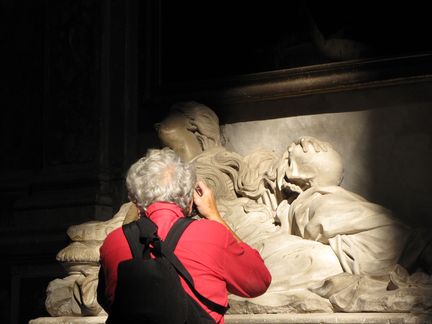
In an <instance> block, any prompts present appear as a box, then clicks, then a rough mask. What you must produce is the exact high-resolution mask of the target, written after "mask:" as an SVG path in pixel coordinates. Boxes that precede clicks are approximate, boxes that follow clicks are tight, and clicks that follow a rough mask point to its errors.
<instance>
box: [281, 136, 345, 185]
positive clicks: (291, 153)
mask: <svg viewBox="0 0 432 324" xmlns="http://www.w3.org/2000/svg"><path fill="white" fill-rule="evenodd" d="M286 163H287V165H286V170H285V180H286V181H287V182H288V183H292V184H295V185H297V186H299V187H300V188H301V190H303V191H304V190H306V189H308V188H310V187H311V186H337V185H339V184H340V182H341V181H342V175H343V166H342V159H341V158H340V156H339V154H338V153H337V152H336V151H335V150H333V148H331V147H329V148H328V150H327V151H320V152H316V151H315V150H314V149H312V148H311V147H310V148H309V149H308V151H307V152H304V151H303V148H302V147H301V146H300V145H299V144H294V143H293V144H291V145H290V146H289V147H288V152H287V156H286Z"/></svg>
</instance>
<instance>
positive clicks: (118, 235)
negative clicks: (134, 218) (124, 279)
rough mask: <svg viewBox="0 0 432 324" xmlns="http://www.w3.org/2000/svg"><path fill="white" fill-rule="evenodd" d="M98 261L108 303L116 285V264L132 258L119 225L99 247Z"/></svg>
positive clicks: (112, 296)
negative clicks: (101, 269) (103, 276)
mask: <svg viewBox="0 0 432 324" xmlns="http://www.w3.org/2000/svg"><path fill="white" fill-rule="evenodd" d="M99 253H100V263H101V267H102V268H103V271H104V275H105V295H106V297H107V299H108V301H109V302H110V303H112V302H113V301H114V293H115V289H116V286H117V268H118V264H119V263H120V262H122V261H124V260H129V259H131V258H132V253H131V251H130V248H129V244H128V242H127V240H126V237H125V236H124V233H123V229H122V228H121V227H120V228H118V229H116V230H114V231H112V232H111V233H110V234H109V235H108V236H107V237H106V239H105V241H104V243H103V244H102V246H101V247H100V249H99Z"/></svg>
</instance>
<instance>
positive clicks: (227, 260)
mask: <svg viewBox="0 0 432 324" xmlns="http://www.w3.org/2000/svg"><path fill="white" fill-rule="evenodd" d="M146 214H147V217H149V218H150V219H151V220H152V221H153V222H154V223H155V224H156V225H157V226H158V231H157V233H158V235H159V237H160V238H161V239H162V240H164V239H165V237H166V235H167V234H168V231H169V230H170V228H171V226H172V225H173V224H174V222H175V221H176V220H177V219H178V218H179V217H184V215H183V213H182V211H181V208H180V207H178V206H177V205H175V204H172V203H164V202H157V203H154V204H152V205H150V206H149V207H148V208H147V211H146ZM174 253H175V255H176V256H177V257H178V258H179V260H180V261H181V262H182V263H183V265H184V266H185V268H186V269H187V270H188V271H189V273H190V274H191V276H192V278H193V280H194V283H195V288H196V289H197V290H198V291H199V292H200V293H201V294H202V295H204V296H205V297H207V298H208V299H210V300H212V301H214V302H215V303H218V304H220V305H225V306H226V305H227V304H228V292H230V293H233V294H235V295H238V296H242V297H248V298H251V297H256V296H259V295H261V294H263V293H264V292H265V291H266V290H267V288H268V286H269V285H270V282H271V275H270V273H269V271H268V269H267V268H266V266H265V264H264V261H263V260H262V258H261V256H260V255H259V253H258V251H256V250H255V249H253V248H251V247H250V246H249V245H247V244H246V243H243V242H238V241H237V240H236V239H235V238H234V236H233V235H232V234H231V233H230V231H229V230H228V229H227V228H225V226H223V225H222V224H220V223H218V222H214V221H210V220H207V219H200V220H197V221H195V222H193V223H192V224H190V225H189V226H188V227H187V228H186V230H185V232H184V233H183V235H182V236H181V237H180V240H179V242H178V244H177V247H176V249H175V251H174ZM131 258H132V253H131V251H130V248H129V245H128V243H127V240H126V237H125V235H124V233H123V230H122V228H121V227H120V228H118V229H116V230H114V231H113V232H111V233H110V234H109V235H108V236H107V238H106V239H105V241H104V243H103V245H102V246H101V248H100V260H101V265H102V266H103V268H104V270H105V278H106V296H107V298H108V300H109V301H110V302H111V303H112V302H113V300H114V293H115V288H116V284H117V266H118V264H119V263H120V262H122V261H124V260H129V259H131ZM181 281H182V285H183V287H184V289H185V290H186V292H187V293H188V294H189V295H190V296H192V298H194V299H195V300H197V298H196V297H195V295H194V294H193V293H192V292H191V291H190V289H189V287H188V286H187V284H186V283H185V282H184V281H183V279H181ZM143 293H145V292H143ZM197 302H198V303H199V304H200V305H201V306H202V307H203V308H204V309H205V310H206V311H207V312H208V313H209V314H210V316H212V317H213V318H214V319H215V321H216V322H217V323H223V322H224V320H223V316H222V315H220V314H218V313H216V312H212V311H211V310H209V309H208V308H207V307H206V306H204V305H203V304H202V303H201V302H199V301H198V300H197Z"/></svg>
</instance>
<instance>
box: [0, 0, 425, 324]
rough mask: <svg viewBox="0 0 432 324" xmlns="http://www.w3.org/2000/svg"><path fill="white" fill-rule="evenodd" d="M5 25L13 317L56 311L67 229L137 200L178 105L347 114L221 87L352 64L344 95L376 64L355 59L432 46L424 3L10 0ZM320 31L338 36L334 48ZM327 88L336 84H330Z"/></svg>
mask: <svg viewBox="0 0 432 324" xmlns="http://www.w3.org/2000/svg"><path fill="white" fill-rule="evenodd" d="M0 21H1V24H2V28H1V29H0V35H1V41H2V59H1V76H2V78H1V87H0V91H1V92H0V94H1V96H0V98H1V99H0V100H1V101H2V102H1V127H0V129H1V132H2V133H1V149H2V154H1V159H0V163H1V164H0V166H1V169H0V170H1V171H0V192H1V195H0V199H1V200H0V211H1V218H0V259H1V260H2V267H1V273H0V278H1V279H0V281H1V290H0V305H1V311H0V322H1V323H26V322H27V321H28V320H29V319H31V318H36V317H39V316H47V314H46V311H45V310H44V305H43V302H44V290H45V288H46V286H47V284H48V282H49V281H50V280H52V279H54V278H58V277H61V276H64V275H65V274H64V271H63V270H62V268H61V267H60V265H58V264H57V263H56V262H55V255H56V253H57V252H58V251H59V250H60V249H61V248H63V247H65V246H66V245H67V243H68V238H67V236H66V233H65V231H66V229H67V227H68V226H70V225H72V224H77V223H82V222H84V221H88V220H94V219H97V220H105V219H108V218H110V217H111V216H112V215H113V213H115V212H116V211H117V210H118V207H119V206H120V205H121V203H123V202H125V201H126V195H125V191H124V186H123V177H124V173H125V171H126V169H127V167H128V166H129V165H130V163H131V162H132V161H134V160H135V159H136V158H137V157H138V156H139V155H140V154H142V153H143V152H144V151H145V149H146V148H148V147H152V146H153V147H154V146H158V145H159V143H158V141H157V138H156V135H155V133H154V130H153V125H154V123H156V122H158V121H160V120H161V119H162V118H163V116H164V115H165V114H166V113H167V111H168V108H169V106H170V105H171V104H172V103H174V102H175V101H177V100H179V99H189V100H190V99H192V100H199V101H202V102H203V103H206V104H208V105H209V106H211V107H212V108H214V109H215V111H216V112H217V113H218V114H219V117H220V119H221V123H222V124H223V123H226V122H236V121H241V120H250V119H265V118H269V117H270V115H271V116H273V117H274V116H279V117H280V116H293V115H298V114H306V113H311V112H322V111H332V110H336V111H338V110H339V111H341V110H343V109H344V108H343V106H340V107H336V106H337V105H336V106H335V107H336V108H334V107H322V106H320V107H318V105H305V104H303V105H302V103H301V102H298V103H300V104H299V105H297V108H293V109H281V108H278V107H279V106H278V105H275V107H276V108H274V110H273V111H265V110H263V109H262V108H260V107H262V102H263V101H265V100H267V99H268V98H269V97H272V94H271V91H270V94H269V93H267V94H264V95H262V94H261V95H260V96H259V97H258V99H257V98H255V100H256V101H260V100H261V104H258V105H255V106H254V105H253V101H250V99H247V98H246V96H239V98H240V99H239V98H237V97H236V98H234V99H235V100H234V99H232V98H233V97H229V98H228V99H227V97H226V95H225V94H224V92H223V91H222V90H221V89H225V90H226V88H230V89H236V87H242V86H244V85H250V84H251V83H253V82H256V80H258V79H259V80H262V78H261V77H255V73H259V72H266V73H267V72H270V73H274V74H271V75H270V77H273V75H276V76H278V77H280V76H281V73H282V72H280V71H283V70H287V69H288V70H287V71H285V72H283V73H287V75H289V76H290V78H293V79H292V80H294V81H295V80H297V79H296V78H300V79H302V78H303V79H304V78H309V77H311V78H312V79H313V80H315V79H314V78H318V79H319V77H320V76H321V75H322V73H324V74H325V73H330V75H332V73H333V72H332V71H333V70H332V69H330V72H322V71H329V69H327V68H325V69H323V68H322V64H330V63H337V62H340V64H341V65H337V67H341V68H340V69H339V68H338V70H337V71H339V72H340V71H342V72H343V73H346V74H348V75H349V76H351V75H354V77H352V78H351V77H350V78H351V79H349V80H350V82H351V84H352V86H351V87H350V88H349V89H348V88H344V87H341V89H339V90H337V91H357V90H356V89H354V90H353V88H355V87H356V86H355V85H356V82H357V81H356V79H355V77H356V76H357V75H358V74H359V75H363V74H361V73H358V72H359V71H360V72H362V70H361V68H357V65H352V64H351V63H350V62H358V60H365V59H380V58H388V57H399V56H406V55H414V54H415V55H418V54H429V53H430V50H431V49H432V46H431V41H430V39H431V38H430V35H429V33H430V23H429V22H430V17H429V11H428V10H426V7H425V5H421V6H420V5H418V4H417V3H415V2H410V3H404V4H403V5H398V4H396V3H394V2H392V3H386V4H380V5H379V6H378V4H377V3H375V4H373V3H368V2H364V1H355V2H350V1H345V2H343V3H342V2H322V1H316V2H306V1H265V2H264V1H260V2H250V1H188V2H186V1H156V0H153V1H151V0H143V1H138V0H131V1H121V0H100V1H97V0H45V1H42V0H36V1H33V0H16V1H13V0H2V1H1V13H0ZM317 32H318V34H317ZM314 35H315V36H314ZM317 35H321V37H322V39H321V41H330V42H335V44H336V46H333V47H332V46H330V47H329V51H330V52H326V51H323V50H322V48H320V46H319V44H320V43H317V38H316V37H317ZM321 45H322V44H321ZM341 48H342V49H341ZM345 62H347V64H346V65H344V63H345ZM397 62H402V63H403V62H405V61H397ZM386 64H387V63H386ZM314 66H317V69H318V71H320V72H319V73H316V71H317V70H316V69H315V68H314ZM353 66H356V68H353ZM361 66H363V65H361ZM366 66H367V69H368V77H369V76H370V77H371V78H372V80H373V81H376V80H378V81H382V80H384V81H385V80H387V78H390V77H391V78H393V79H395V78H397V77H400V78H404V77H410V78H411V77H413V76H416V75H420V76H422V77H424V75H428V74H430V70H431V61H430V59H429V58H428V57H426V58H423V59H421V60H414V61H413V60H409V64H407V65H405V64H397V63H392V64H390V65H385V64H384V65H382V64H380V63H379V62H378V63H374V64H371V65H366ZM290 69H293V70H292V71H294V72H290V71H291V70H290ZM413 71H414V72H413ZM339 72H337V73H339ZM374 72H376V73H374ZM356 73H357V74H356ZM380 73H381V74H380ZM284 75H285V74H284ZM344 75H345V74H344ZM265 76H266V77H265V78H264V80H266V78H267V77H268V74H266V75H265ZM243 77H244V78H243ZM288 79H289V78H288ZM303 79H302V80H303ZM289 80H291V79H289ZM289 80H288V81H287V82H288V84H291V83H290V82H291V81H289ZM319 80H320V79H319ZM410 80H411V79H410ZM363 81H364V82H366V81H368V80H363ZM363 81H362V82H363ZM260 82H261V81H260ZM264 82H265V81H264ZM378 86H379V85H377V87H378ZM368 87H369V88H370V87H374V85H371V84H368ZM289 89H290V91H289V92H287V94H286V96H288V97H289V96H293V97H295V96H298V95H299V94H302V95H304V94H305V93H306V94H308V93H320V92H321V91H323V90H322V89H323V88H322V87H321V86H320V87H318V86H312V88H305V86H301V87H300V88H296V87H292V88H289ZM305 89H306V90H305ZM324 89H327V90H328V91H330V92H332V91H336V90H335V88H334V86H333V85H332V84H331V82H330V83H328V82H327V81H326V83H325V87H324ZM327 90H325V91H327ZM302 91H303V92H302ZM325 91H324V92H325ZM311 96H312V94H311ZM413 96H415V92H414V95H413ZM230 98H231V99H230ZM310 98H312V99H311V100H316V99H313V98H317V97H310ZM239 100H240V101H239ZM248 100H249V101H248ZM293 100H298V99H293ZM307 100H309V99H307ZM371 100H372V99H371ZM417 100H419V101H422V100H426V99H422V97H420V98H417ZM371 106H372V107H373V106H374V104H373V103H372V104H371Z"/></svg>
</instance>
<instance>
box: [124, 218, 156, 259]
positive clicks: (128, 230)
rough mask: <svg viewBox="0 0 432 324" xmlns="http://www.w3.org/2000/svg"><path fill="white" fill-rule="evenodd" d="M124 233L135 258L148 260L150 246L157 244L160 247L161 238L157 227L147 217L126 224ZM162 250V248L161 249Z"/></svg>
mask: <svg viewBox="0 0 432 324" xmlns="http://www.w3.org/2000/svg"><path fill="white" fill-rule="evenodd" d="M122 227H123V233H124V234H125V236H126V239H127V241H128V244H129V247H130V249H131V252H132V257H133V258H142V257H144V258H145V259H148V258H149V257H150V249H149V244H150V243H153V244H155V242H157V243H156V246H157V247H159V246H160V245H159V244H158V243H159V237H158V236H157V234H156V233H157V226H156V224H155V223H153V222H152V221H151V220H150V219H148V218H147V217H141V218H140V219H138V220H137V221H135V222H131V223H129V224H125V225H123V226H122ZM159 250H160V248H159Z"/></svg>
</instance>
